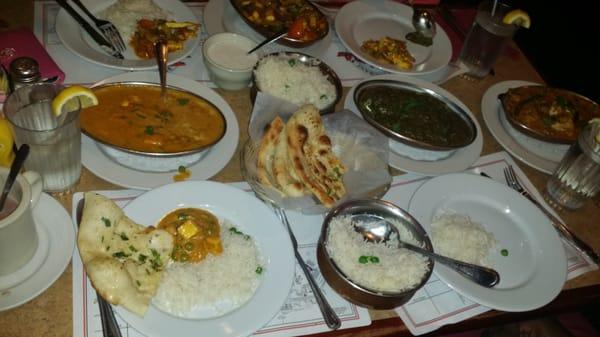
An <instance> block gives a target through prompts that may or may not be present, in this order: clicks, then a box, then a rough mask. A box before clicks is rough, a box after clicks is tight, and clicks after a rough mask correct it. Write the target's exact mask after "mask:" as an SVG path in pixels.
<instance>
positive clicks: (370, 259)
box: [358, 255, 379, 264]
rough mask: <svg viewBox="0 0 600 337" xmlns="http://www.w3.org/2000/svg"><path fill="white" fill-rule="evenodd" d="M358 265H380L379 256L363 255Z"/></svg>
mask: <svg viewBox="0 0 600 337" xmlns="http://www.w3.org/2000/svg"><path fill="white" fill-rule="evenodd" d="M358 263H360V264H367V263H379V258H378V257H377V256H371V255H361V256H360V257H359V258H358Z"/></svg>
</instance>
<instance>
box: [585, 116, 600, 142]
mask: <svg viewBox="0 0 600 337" xmlns="http://www.w3.org/2000/svg"><path fill="white" fill-rule="evenodd" d="M588 123H590V124H592V123H595V124H598V125H600V118H598V117H596V118H592V119H591V120H590V121H589V122H588ZM592 130H594V129H592ZM596 143H598V144H600V131H599V132H598V133H596Z"/></svg>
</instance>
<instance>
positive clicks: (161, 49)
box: [154, 39, 169, 100]
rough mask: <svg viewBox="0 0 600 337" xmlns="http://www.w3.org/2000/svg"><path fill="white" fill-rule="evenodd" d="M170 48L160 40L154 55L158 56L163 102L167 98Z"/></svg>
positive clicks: (155, 47)
mask: <svg viewBox="0 0 600 337" xmlns="http://www.w3.org/2000/svg"><path fill="white" fill-rule="evenodd" d="M168 53H169V48H168V47H167V41H165V40H163V39H159V40H158V41H156V43H155V44H154V54H155V55H156V63H158V75H159V76H160V97H161V98H162V99H163V100H166V98H167V54H168Z"/></svg>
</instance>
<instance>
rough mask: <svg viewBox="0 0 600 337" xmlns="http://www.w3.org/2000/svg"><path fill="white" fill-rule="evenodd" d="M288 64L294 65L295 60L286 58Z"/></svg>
mask: <svg viewBox="0 0 600 337" xmlns="http://www.w3.org/2000/svg"><path fill="white" fill-rule="evenodd" d="M288 64H289V65H290V67H293V66H295V65H296V60H294V59H290V60H288Z"/></svg>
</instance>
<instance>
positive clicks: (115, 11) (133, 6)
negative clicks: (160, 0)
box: [100, 0, 169, 43]
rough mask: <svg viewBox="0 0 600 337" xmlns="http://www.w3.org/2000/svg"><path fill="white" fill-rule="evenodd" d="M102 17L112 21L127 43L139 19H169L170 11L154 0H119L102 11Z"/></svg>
mask: <svg viewBox="0 0 600 337" xmlns="http://www.w3.org/2000/svg"><path fill="white" fill-rule="evenodd" d="M100 17H102V18H105V19H106V20H108V21H110V22H112V23H113V24H114V25H115V26H116V27H117V29H118V30H119V33H121V37H122V38H123V40H124V41H125V43H127V42H129V41H130V40H131V37H132V36H133V33H135V29H136V27H137V22H138V20H139V19H142V18H143V19H149V20H153V19H167V18H168V17H169V12H167V11H166V10H164V9H162V8H160V7H159V6H157V5H156V4H155V3H154V1H152V0H117V2H115V3H114V4H112V5H110V6H109V7H108V8H106V10H104V11H103V12H102V13H100Z"/></svg>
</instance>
